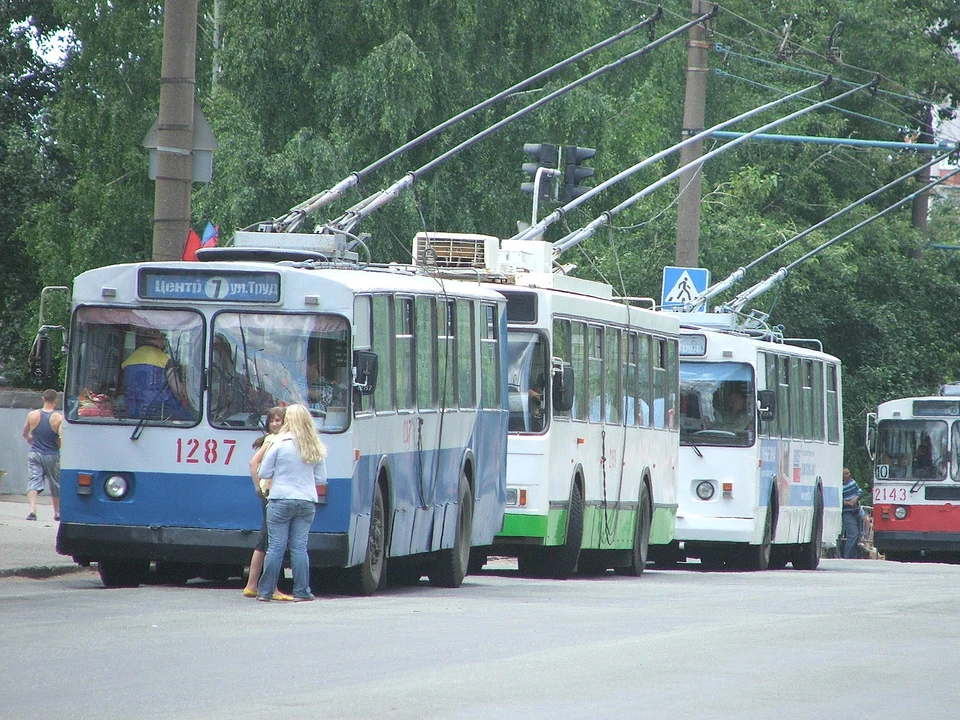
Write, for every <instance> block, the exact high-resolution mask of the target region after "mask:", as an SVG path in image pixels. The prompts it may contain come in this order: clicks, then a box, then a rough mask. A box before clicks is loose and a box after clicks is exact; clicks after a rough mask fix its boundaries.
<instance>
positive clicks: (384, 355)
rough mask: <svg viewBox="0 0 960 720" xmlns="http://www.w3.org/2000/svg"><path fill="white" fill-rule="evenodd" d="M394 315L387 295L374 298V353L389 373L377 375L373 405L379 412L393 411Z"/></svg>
mask: <svg viewBox="0 0 960 720" xmlns="http://www.w3.org/2000/svg"><path fill="white" fill-rule="evenodd" d="M392 318H393V313H392V312H391V308H390V297H389V296H387V295H374V296H373V351H374V352H375V353H376V354H377V357H378V358H379V366H380V367H382V368H385V369H387V372H382V373H378V374H377V387H376V390H374V393H373V403H374V407H375V408H376V410H377V412H385V411H390V410H393V408H394V405H393V373H392V372H390V370H391V369H392V368H393V367H394V364H393V352H392V350H393V348H392V342H391V341H392V340H393V331H392V329H391V328H390V325H391V322H390V321H391V320H392Z"/></svg>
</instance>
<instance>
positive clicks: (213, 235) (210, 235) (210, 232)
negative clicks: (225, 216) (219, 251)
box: [200, 220, 220, 247]
mask: <svg viewBox="0 0 960 720" xmlns="http://www.w3.org/2000/svg"><path fill="white" fill-rule="evenodd" d="M219 235H220V228H218V227H217V226H216V225H214V224H213V223H212V222H210V221H209V220H207V226H206V227H205V228H204V229H203V240H202V241H201V243H200V247H216V246H217V237H218V236H219Z"/></svg>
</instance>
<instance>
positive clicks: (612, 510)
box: [415, 233, 679, 577]
mask: <svg viewBox="0 0 960 720" xmlns="http://www.w3.org/2000/svg"><path fill="white" fill-rule="evenodd" d="M416 247H417V248H418V253H417V255H416V256H415V261H417V262H421V263H422V262H425V261H426V262H428V263H429V264H433V265H434V266H435V267H436V268H437V271H438V272H442V273H453V274H454V275H457V274H458V273H459V274H470V273H473V274H475V275H477V276H478V277H479V278H481V279H482V280H483V281H484V282H491V283H496V284H495V287H496V289H497V290H498V291H499V292H500V293H501V294H502V295H504V296H505V297H506V298H507V348H508V363H507V384H508V396H509V409H510V419H509V432H508V439H507V490H506V492H507V498H506V511H505V515H504V522H503V529H502V530H501V531H500V532H499V533H498V534H497V535H496V537H495V539H494V542H493V545H492V547H490V548H487V551H488V552H489V553H491V554H495V555H503V556H508V557H516V558H517V562H518V567H519V570H520V572H521V574H524V575H530V576H545V577H566V576H568V575H570V574H571V573H573V572H575V571H576V570H578V569H579V570H588V571H600V570H605V569H609V568H613V569H615V571H616V572H618V573H621V574H631V575H639V574H640V573H641V572H643V569H644V566H645V564H646V561H647V553H648V546H649V544H651V543H652V544H655V545H666V544H667V543H669V542H670V541H671V540H673V532H674V522H675V516H676V509H677V499H676V487H677V479H676V478H677V469H678V448H679V439H678V433H679V430H678V427H679V426H678V424H677V412H676V407H677V398H678V337H679V321H678V319H677V317H676V316H675V315H673V314H669V313H658V312H654V311H652V310H649V309H645V308H641V307H637V306H636V305H634V304H631V303H629V302H627V301H625V300H620V299H615V298H614V297H613V293H612V290H611V288H610V286H609V285H604V284H600V283H596V282H591V281H587V280H582V279H578V278H573V277H568V276H566V275H563V274H559V273H554V272H550V267H551V264H552V257H551V253H552V249H551V247H550V245H549V244H547V243H544V242H540V241H509V240H504V241H500V240H498V239H497V238H491V237H487V236H482V235H465V234H450V233H445V234H439V233H422V234H420V235H418V237H417V239H416ZM425 259H426V260H425ZM651 304H652V303H651ZM485 559H486V558H485V557H484V556H483V555H482V554H481V553H479V552H478V551H476V550H475V551H474V557H473V563H474V567H476V566H477V565H479V564H480V563H482V562H484V561H485Z"/></svg>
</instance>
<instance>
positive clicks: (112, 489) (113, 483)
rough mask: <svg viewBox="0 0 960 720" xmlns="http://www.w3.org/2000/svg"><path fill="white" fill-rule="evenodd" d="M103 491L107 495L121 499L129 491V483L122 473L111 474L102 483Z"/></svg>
mask: <svg viewBox="0 0 960 720" xmlns="http://www.w3.org/2000/svg"><path fill="white" fill-rule="evenodd" d="M103 491H104V492H105V493H106V494H107V497H110V498H113V499H114V500H122V499H123V498H125V497H126V495H127V493H128V492H130V483H128V482H127V479H126V478H125V477H124V476H123V475H111V476H110V477H108V478H107V479H106V481H105V482H104V483H103Z"/></svg>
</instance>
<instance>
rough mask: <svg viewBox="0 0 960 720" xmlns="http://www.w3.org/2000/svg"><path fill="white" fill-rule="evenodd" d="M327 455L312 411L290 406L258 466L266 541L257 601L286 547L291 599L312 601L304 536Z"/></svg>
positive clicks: (266, 595) (269, 590)
mask: <svg viewBox="0 0 960 720" xmlns="http://www.w3.org/2000/svg"><path fill="white" fill-rule="evenodd" d="M326 454H327V450H326V448H325V447H324V446H323V443H322V442H320V436H319V434H318V433H317V429H316V427H314V424H313V418H311V417H310V411H309V410H307V408H306V407H304V406H303V405H290V406H289V407H288V408H287V414H286V417H285V418H284V420H283V425H282V426H281V427H280V434H279V435H277V437H276V438H275V439H274V441H273V442H272V443H271V444H270V449H269V450H267V452H266V454H265V455H264V457H263V464H262V465H261V466H260V473H259V475H260V477H261V478H266V479H267V480H268V481H269V500H268V501H267V535H268V545H267V556H266V558H265V559H264V563H263V574H262V575H261V576H260V582H259V584H258V585H257V600H262V601H268V600H270V598H271V596H272V594H273V589H274V588H275V587H276V586H277V579H278V578H279V577H280V571H281V570H282V568H283V553H284V551H285V550H286V549H287V547H288V545H289V548H290V566H291V569H292V570H293V599H294V602H298V601H304V600H313V593H312V592H311V591H310V558H309V556H308V555H307V538H308V536H309V533H310V525H312V524H313V516H314V515H315V514H316V511H317V500H318V497H317V486H318V485H325V484H326V482H327V465H326V462H325V461H324V456H325V455H326Z"/></svg>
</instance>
